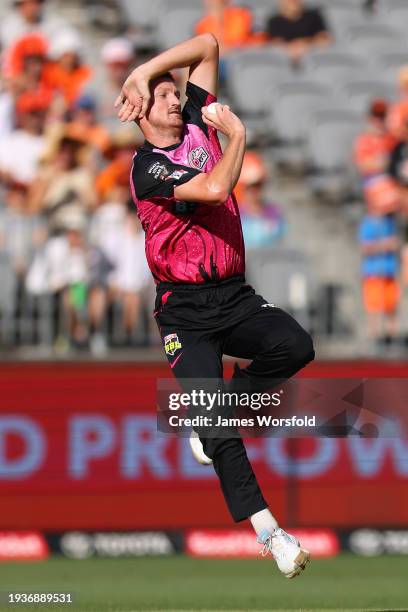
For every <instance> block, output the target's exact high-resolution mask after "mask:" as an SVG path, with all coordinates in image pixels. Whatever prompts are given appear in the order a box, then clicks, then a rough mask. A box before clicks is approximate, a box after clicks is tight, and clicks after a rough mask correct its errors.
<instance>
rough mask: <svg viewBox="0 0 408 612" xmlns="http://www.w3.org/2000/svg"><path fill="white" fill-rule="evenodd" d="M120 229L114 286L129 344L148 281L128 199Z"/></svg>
mask: <svg viewBox="0 0 408 612" xmlns="http://www.w3.org/2000/svg"><path fill="white" fill-rule="evenodd" d="M123 230H124V231H123V235H122V241H121V246H120V249H119V251H118V256H117V269H116V274H115V287H116V289H117V291H118V296H119V299H120V301H121V303H122V308H123V326H124V332H125V338H126V342H127V343H128V344H130V345H132V344H133V339H134V332H135V329H136V326H137V323H138V322H139V320H140V313H141V307H142V303H143V294H144V293H145V291H146V289H147V287H148V286H149V285H150V283H151V277H150V274H149V269H148V266H147V263H146V257H145V241H144V232H143V230H142V226H141V224H140V221H139V219H138V217H137V214H136V208H135V205H134V203H133V201H132V200H129V201H128V206H127V213H126V217H125V224H124V228H123Z"/></svg>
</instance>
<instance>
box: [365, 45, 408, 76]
mask: <svg viewBox="0 0 408 612" xmlns="http://www.w3.org/2000/svg"><path fill="white" fill-rule="evenodd" d="M372 61H373V63H374V64H375V66H377V69H380V70H381V73H382V75H383V77H384V78H385V79H386V80H387V81H389V82H390V83H396V80H397V76H398V72H399V71H400V70H401V68H402V67H403V66H405V65H406V64H407V63H408V52H407V51H402V50H401V49H400V48H398V49H394V50H391V49H388V50H381V51H380V50H379V51H378V52H377V53H376V54H375V55H373V57H372Z"/></svg>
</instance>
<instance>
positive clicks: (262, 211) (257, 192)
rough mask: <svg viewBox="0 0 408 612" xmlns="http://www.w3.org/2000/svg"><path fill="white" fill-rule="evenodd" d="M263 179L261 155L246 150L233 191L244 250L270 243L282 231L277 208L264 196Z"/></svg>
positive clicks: (281, 220) (264, 175) (281, 233)
mask: <svg viewBox="0 0 408 612" xmlns="http://www.w3.org/2000/svg"><path fill="white" fill-rule="evenodd" d="M267 179H268V172H267V168H266V165H265V163H264V161H263V160H262V158H261V157H260V156H259V155H258V154H257V153H256V152H254V151H248V152H247V153H246V154H245V157H244V162H243V165H242V171H241V176H240V179H239V183H238V190H237V191H236V194H237V199H238V203H239V206H240V208H241V221H242V231H243V234H244V239H245V245H246V247H247V248H248V249H256V248H259V247H264V246H269V245H272V244H274V243H275V242H277V241H278V240H279V239H281V238H282V236H283V234H284V231H285V223H284V220H283V217H282V213H281V211H280V210H279V208H278V207H277V206H276V205H275V204H272V203H271V202H268V200H267V198H266V196H265V187H266V184H267Z"/></svg>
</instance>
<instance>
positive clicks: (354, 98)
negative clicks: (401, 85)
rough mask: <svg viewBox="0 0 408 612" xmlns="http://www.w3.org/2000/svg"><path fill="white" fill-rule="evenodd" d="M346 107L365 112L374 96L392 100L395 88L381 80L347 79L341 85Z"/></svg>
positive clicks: (394, 95)
mask: <svg viewBox="0 0 408 612" xmlns="http://www.w3.org/2000/svg"><path fill="white" fill-rule="evenodd" d="M341 87H342V93H343V94H344V99H345V101H346V102H347V107H348V108H350V109H351V110H354V111H357V112H359V113H365V112H366V111H367V110H368V108H369V105H370V102H371V101H372V100H373V99H374V98H384V99H386V100H389V101H392V100H394V99H395V97H396V95H397V88H396V86H393V85H392V84H391V83H389V82H387V81H383V80H379V79H378V80H373V79H372V80H368V79H358V80H347V81H344V82H343V83H342V85H341Z"/></svg>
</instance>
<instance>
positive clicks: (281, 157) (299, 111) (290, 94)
mask: <svg viewBox="0 0 408 612" xmlns="http://www.w3.org/2000/svg"><path fill="white" fill-rule="evenodd" d="M331 98H332V92H331V89H330V87H328V86H327V85H324V84H322V83H318V82H314V81H306V80H300V79H297V80H293V81H287V82H283V83H279V84H278V85H277V86H276V94H275V97H274V100H273V103H272V109H271V115H270V119H269V123H270V125H271V128H272V131H273V132H274V134H275V136H276V138H277V144H278V146H277V147H276V148H275V149H274V159H276V160H277V161H280V162H283V163H300V162H304V161H305V159H306V157H305V141H306V125H307V121H308V119H307V118H308V115H309V113H310V112H311V111H312V110H313V109H315V108H318V107H320V106H321V105H322V104H323V103H325V101H327V103H328V102H329V100H330V99H331Z"/></svg>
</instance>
